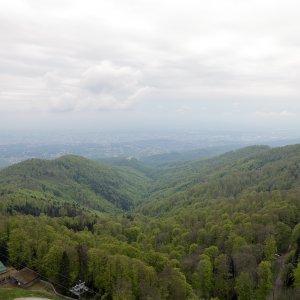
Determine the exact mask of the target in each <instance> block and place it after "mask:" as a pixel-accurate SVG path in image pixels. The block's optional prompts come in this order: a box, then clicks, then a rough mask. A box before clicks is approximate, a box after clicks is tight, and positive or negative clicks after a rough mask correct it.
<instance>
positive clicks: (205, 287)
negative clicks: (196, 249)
mask: <svg viewBox="0 0 300 300" xmlns="http://www.w3.org/2000/svg"><path fill="white" fill-rule="evenodd" d="M196 274H197V275H196V280H197V282H198V284H197V285H198V286H199V289H200V294H201V296H203V297H206V298H209V296H210V292H211V289H212V284H213V282H212V280H213V266H212V263H211V261H210V258H209V257H208V256H207V255H205V254H202V255H201V256H200V261H199V264H198V268H197V273H196Z"/></svg>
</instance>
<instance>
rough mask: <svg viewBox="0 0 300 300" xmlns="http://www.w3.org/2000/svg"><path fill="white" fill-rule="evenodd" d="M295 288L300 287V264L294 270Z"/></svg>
mask: <svg viewBox="0 0 300 300" xmlns="http://www.w3.org/2000/svg"><path fill="white" fill-rule="evenodd" d="M294 286H295V287H300V263H298V265H297V267H296V268H295V270H294Z"/></svg>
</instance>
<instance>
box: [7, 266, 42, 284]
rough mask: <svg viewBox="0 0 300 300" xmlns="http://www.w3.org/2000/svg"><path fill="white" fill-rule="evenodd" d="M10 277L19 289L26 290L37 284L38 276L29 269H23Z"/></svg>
mask: <svg viewBox="0 0 300 300" xmlns="http://www.w3.org/2000/svg"><path fill="white" fill-rule="evenodd" d="M11 277H12V278H13V279H14V280H15V281H16V282H17V283H18V285H19V286H20V287H23V288H27V287H30V286H31V285H33V284H34V283H36V282H37V280H38V279H39V275H38V274H37V273H36V272H34V271H33V270H31V269H28V268H24V269H22V270H20V271H18V272H16V273H14V274H13V275H11Z"/></svg>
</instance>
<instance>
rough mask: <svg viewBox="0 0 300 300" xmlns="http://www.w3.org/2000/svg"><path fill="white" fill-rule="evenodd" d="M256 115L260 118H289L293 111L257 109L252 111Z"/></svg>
mask: <svg viewBox="0 0 300 300" xmlns="http://www.w3.org/2000/svg"><path fill="white" fill-rule="evenodd" d="M254 115H255V116H256V117H260V118H275V119H276V118H289V117H292V116H294V113H292V112H290V111H286V110H283V111H257V112H255V113H254Z"/></svg>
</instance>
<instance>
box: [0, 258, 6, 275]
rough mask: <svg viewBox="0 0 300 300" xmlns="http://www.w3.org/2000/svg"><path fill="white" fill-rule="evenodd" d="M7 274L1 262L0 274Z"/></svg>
mask: <svg viewBox="0 0 300 300" xmlns="http://www.w3.org/2000/svg"><path fill="white" fill-rule="evenodd" d="M6 272H7V268H6V267H5V266H4V264H3V263H2V261H0V274H4V273H6Z"/></svg>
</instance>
